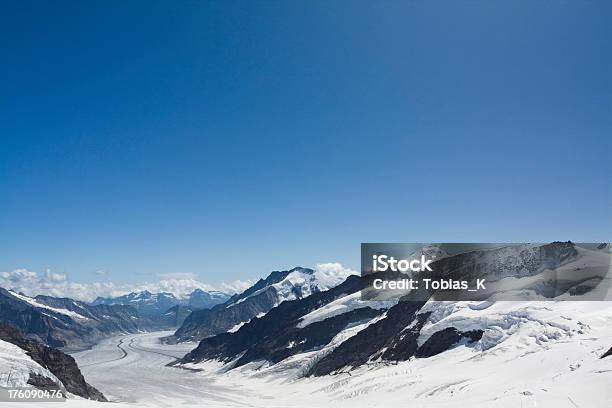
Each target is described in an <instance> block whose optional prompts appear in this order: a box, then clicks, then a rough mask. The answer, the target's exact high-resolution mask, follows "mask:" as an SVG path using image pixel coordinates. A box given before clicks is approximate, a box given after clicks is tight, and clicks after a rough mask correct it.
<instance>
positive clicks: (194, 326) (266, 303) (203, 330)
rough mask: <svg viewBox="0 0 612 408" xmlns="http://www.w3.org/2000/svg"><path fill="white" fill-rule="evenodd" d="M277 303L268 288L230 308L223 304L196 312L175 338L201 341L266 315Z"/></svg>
mask: <svg viewBox="0 0 612 408" xmlns="http://www.w3.org/2000/svg"><path fill="white" fill-rule="evenodd" d="M276 301H277V298H276V292H275V291H274V289H273V288H268V289H265V290H263V291H261V292H260V293H258V294H256V295H253V296H251V297H249V298H247V299H245V300H244V301H242V302H240V303H237V304H234V305H232V306H230V307H227V306H226V305H225V304H223V305H219V306H216V307H213V308H212V309H205V310H197V311H194V312H193V313H191V314H190V315H189V316H188V317H187V318H186V319H185V321H184V322H183V324H182V326H181V327H179V329H178V330H177V331H176V333H174V337H175V338H176V339H177V340H179V341H188V340H199V339H204V338H206V337H210V336H214V335H215V334H218V333H223V332H226V331H227V330H229V329H231V328H232V327H234V326H236V325H237V324H240V323H241V322H245V321H249V320H250V319H251V318H253V317H255V316H257V315H259V314H262V313H266V312H267V311H269V310H270V309H272V308H273V307H274V306H275V305H276Z"/></svg>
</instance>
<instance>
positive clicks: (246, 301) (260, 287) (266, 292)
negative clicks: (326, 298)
mask: <svg viewBox="0 0 612 408" xmlns="http://www.w3.org/2000/svg"><path fill="white" fill-rule="evenodd" d="M292 272H302V273H305V274H310V275H311V274H313V273H314V271H313V270H312V269H307V268H300V267H297V268H293V269H291V270H288V271H274V272H272V273H271V274H270V275H268V277H267V278H266V279H260V280H259V281H257V283H255V285H253V286H251V287H250V288H249V289H247V290H245V291H244V292H242V293H240V294H238V295H234V296H232V297H231V298H230V299H229V300H228V301H227V302H225V303H223V304H219V305H216V306H214V307H212V308H211V309H205V310H197V311H194V312H193V313H191V314H190V315H189V316H188V317H187V318H186V319H185V321H184V322H183V324H182V325H181V327H179V328H178V330H177V331H176V332H175V333H174V335H173V336H170V337H168V338H167V339H166V341H168V342H170V343H173V342H179V341H194V340H196V341H199V340H202V339H204V338H207V337H211V336H214V335H216V334H219V333H224V332H226V331H227V330H229V329H231V328H232V327H234V326H236V325H237V324H240V323H243V322H247V321H249V320H251V319H253V318H255V316H257V315H260V314H263V313H267V312H268V311H269V310H270V309H272V308H273V307H274V306H276V304H277V303H278V294H277V292H276V289H274V287H272V286H271V285H273V284H275V283H278V282H280V281H282V280H283V279H285V278H286V277H287V276H288V275H289V274H290V273H292ZM310 289H311V291H313V292H316V291H317V290H318V289H317V288H310ZM295 294H296V297H298V298H300V297H302V293H295Z"/></svg>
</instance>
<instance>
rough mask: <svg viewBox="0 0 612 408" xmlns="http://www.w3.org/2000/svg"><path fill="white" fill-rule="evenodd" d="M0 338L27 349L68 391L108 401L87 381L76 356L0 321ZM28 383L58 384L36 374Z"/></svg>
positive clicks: (39, 386) (43, 385)
mask: <svg viewBox="0 0 612 408" xmlns="http://www.w3.org/2000/svg"><path fill="white" fill-rule="evenodd" d="M0 339H2V340H4V341H7V342H9V343H12V344H14V345H16V346H18V347H19V348H21V349H23V350H25V351H26V352H27V354H28V355H29V356H30V357H31V358H32V360H34V361H36V362H37V363H38V364H40V365H41V366H42V367H45V368H46V369H48V370H49V371H50V372H51V373H53V375H55V376H56V377H57V378H58V379H59V380H60V381H61V382H62V384H63V386H64V387H65V389H66V390H67V391H68V392H71V393H73V394H75V395H78V396H80V397H83V398H87V399H93V400H96V401H106V398H105V397H104V395H102V393H101V392H100V391H98V390H97V389H95V388H94V387H92V386H91V385H89V384H88V383H87V382H86V381H85V379H84V378H83V374H81V371H80V370H79V367H78V366H77V364H76V362H75V361H74V358H72V357H71V356H69V355H68V354H65V353H63V352H62V351H60V350H58V349H55V348H51V347H47V346H45V345H43V344H40V343H38V342H36V341H34V340H30V339H26V338H24V337H23V335H22V334H21V333H20V332H19V331H18V330H17V329H16V328H14V327H11V326H9V325H7V324H4V323H0ZM28 383H29V384H31V385H34V386H35V387H37V388H43V389H44V388H47V387H55V386H56V384H55V382H54V381H53V380H52V379H49V378H46V377H43V376H41V375H36V374H31V375H30V379H29V380H28Z"/></svg>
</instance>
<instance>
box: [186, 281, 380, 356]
mask: <svg viewBox="0 0 612 408" xmlns="http://www.w3.org/2000/svg"><path fill="white" fill-rule="evenodd" d="M360 285H361V283H360V278H359V277H358V276H350V277H349V278H347V280H346V281H345V282H344V283H342V284H340V285H338V286H336V287H335V288H332V289H330V290H327V291H325V292H318V293H315V294H313V295H310V296H308V297H306V298H303V299H298V300H293V301H286V302H283V303H281V304H280V305H278V306H277V307H275V308H273V309H272V310H270V311H269V312H268V313H267V314H266V315H265V316H262V317H260V318H254V319H252V320H251V321H250V322H249V323H247V324H245V325H244V326H242V327H241V328H240V329H239V330H238V331H236V332H235V333H222V334H219V335H216V336H214V337H209V338H206V339H204V340H202V341H201V342H200V344H199V345H198V347H197V348H195V349H194V350H193V351H191V353H189V354H187V355H186V356H185V357H184V358H183V362H194V361H202V360H204V359H211V358H215V359H221V360H225V361H229V360H232V359H234V358H235V357H236V356H237V355H238V354H240V353H242V352H244V351H245V350H247V353H248V355H247V354H245V355H244V356H243V358H241V361H240V364H246V363H247V362H249V361H254V360H255V359H258V358H260V357H261V356H269V357H270V358H274V359H275V360H276V359H278V358H280V356H281V354H282V352H281V351H280V350H279V348H280V347H282V345H283V344H284V343H287V344H288V343H290V342H291V341H294V342H295V344H299V343H300V342H301V341H302V340H303V338H304V334H305V333H306V332H307V331H302V330H298V328H296V327H295V326H296V325H297V323H298V321H299V319H300V318H302V317H303V316H305V315H306V314H308V313H309V312H311V311H313V310H316V309H318V308H320V307H322V306H324V305H326V304H328V303H330V302H332V301H334V300H336V299H338V298H340V297H341V296H344V295H347V294H351V293H355V292H357V291H358V290H359V289H360V287H361V286H360ZM368 313H370V312H367V311H361V312H358V313H355V314H354V315H352V316H350V317H348V318H347V322H348V321H354V320H355V319H359V318H360V317H364V316H365V315H366V314H368ZM379 313H380V312H379ZM359 314H362V315H361V316H360V315H359ZM339 322H340V321H339V319H335V320H333V321H331V320H330V322H328V323H329V325H328V327H327V329H329V330H330V334H329V335H331V334H332V333H334V332H335V331H337V329H338V327H340V326H341V327H342V328H344V327H345V325H340V324H339ZM306 327H308V326H306ZM324 329H325V326H323V325H321V326H319V328H318V329H317V328H316V326H315V330H314V332H318V331H320V330H324ZM308 330H313V329H308ZM296 340H297V341H296ZM313 341H314V342H315V343H319V342H320V340H313ZM250 348H252V349H253V351H251V352H250V353H249V352H248V349H250ZM303 349H304V347H299V348H292V350H295V351H297V350H303ZM273 355H274V356H275V357H272V356H273ZM262 358H264V357H262Z"/></svg>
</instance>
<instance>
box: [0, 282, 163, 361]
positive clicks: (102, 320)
mask: <svg viewBox="0 0 612 408" xmlns="http://www.w3.org/2000/svg"><path fill="white" fill-rule="evenodd" d="M0 321H2V322H5V323H8V324H10V325H12V326H14V327H16V328H18V329H19V330H20V331H21V332H22V333H24V335H26V336H27V337H29V338H31V339H35V340H37V341H39V342H41V343H43V344H46V345H48V346H51V347H59V348H63V349H64V350H68V351H74V350H80V349H84V348H88V347H90V346H91V345H93V344H95V343H96V342H97V341H98V340H99V339H101V338H103V337H107V336H111V335H114V334H120V333H135V332H138V331H144V330H160V329H163V328H164V324H163V323H160V322H157V321H154V320H152V319H150V318H148V317H145V316H141V315H140V314H139V313H138V311H137V310H136V309H135V308H133V307H131V306H124V305H90V304H87V303H85V302H80V301H77V300H73V299H69V298H54V297H51V296H42V295H39V296H36V297H34V298H31V297H29V296H26V295H24V294H21V293H15V292H13V291H8V290H6V289H4V288H0Z"/></svg>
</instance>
